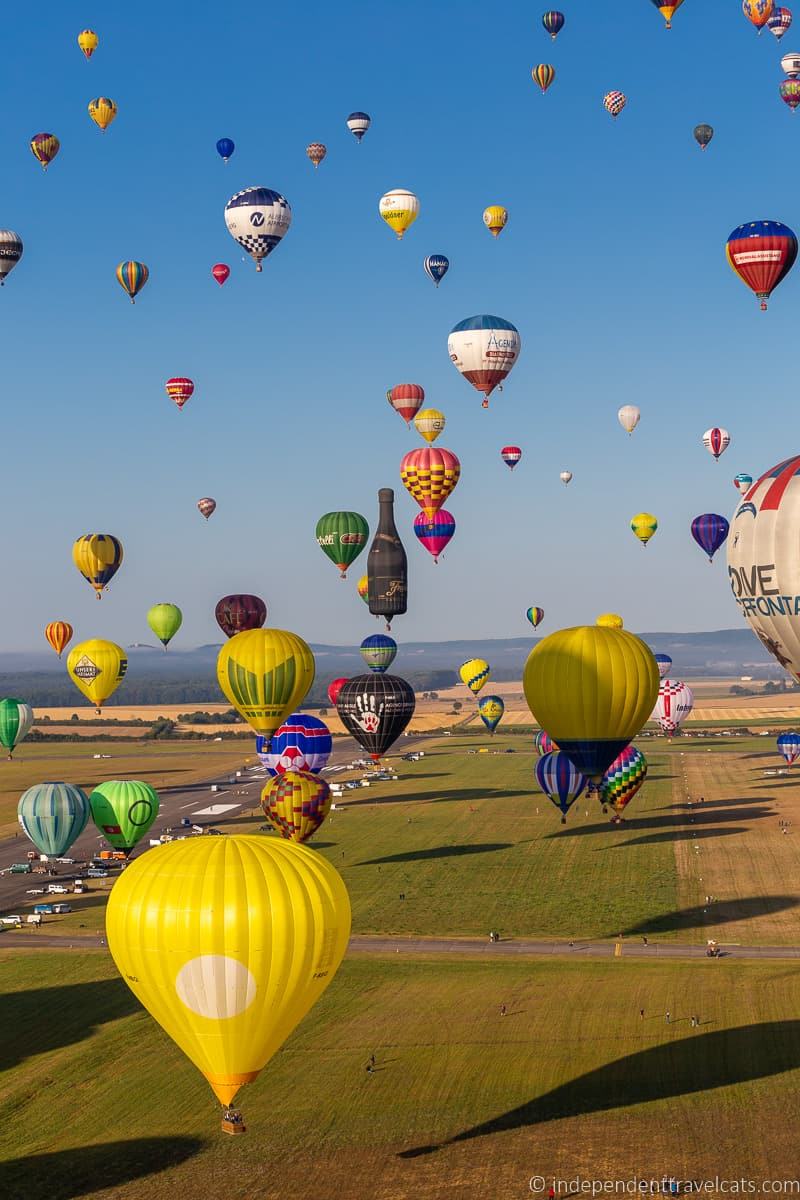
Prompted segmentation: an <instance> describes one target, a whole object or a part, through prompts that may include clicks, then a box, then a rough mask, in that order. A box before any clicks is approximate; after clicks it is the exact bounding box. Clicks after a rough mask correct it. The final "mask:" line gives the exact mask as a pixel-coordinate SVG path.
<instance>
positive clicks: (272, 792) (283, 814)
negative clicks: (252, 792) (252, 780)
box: [261, 768, 331, 842]
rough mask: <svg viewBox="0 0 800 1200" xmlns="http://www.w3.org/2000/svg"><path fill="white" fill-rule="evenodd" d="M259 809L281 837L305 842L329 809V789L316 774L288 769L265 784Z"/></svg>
mask: <svg viewBox="0 0 800 1200" xmlns="http://www.w3.org/2000/svg"><path fill="white" fill-rule="evenodd" d="M261 807H262V809H263V810H264V816H265V817H266V818H267V820H268V821H269V823H270V825H271V826H272V828H273V829H274V830H275V832H276V833H279V834H280V835H281V837H282V838H286V839H287V840H289V841H292V842H305V841H307V840H308V839H309V838H310V837H311V835H312V834H314V833H316V832H317V830H318V829H319V827H320V825H321V824H322V822H323V821H324V820H325V818H326V817H327V815H328V813H329V812H330V810H331V789H330V788H329V787H328V785H327V783H326V782H325V780H324V779H321V778H320V777H319V775H312V773H311V772H310V771H298V770H296V769H295V768H292V769H291V770H289V771H286V772H284V774H283V775H279V776H277V777H276V778H275V779H273V780H271V782H270V783H268V784H266V785H265V787H264V789H263V791H262V792H261Z"/></svg>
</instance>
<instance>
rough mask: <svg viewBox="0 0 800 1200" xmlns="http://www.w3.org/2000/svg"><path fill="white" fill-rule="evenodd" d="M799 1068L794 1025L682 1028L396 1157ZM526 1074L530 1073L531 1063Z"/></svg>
mask: <svg viewBox="0 0 800 1200" xmlns="http://www.w3.org/2000/svg"><path fill="white" fill-rule="evenodd" d="M797 1067H800V1021H770V1022H765V1023H764V1024H763V1025H742V1026H739V1027H737V1028H735V1029H724V1030H719V1031H715V1032H709V1033H702V1034H697V1033H691V1032H689V1031H688V1030H687V1031H686V1034H685V1035H684V1036H680V1037H677V1038H674V1039H671V1040H670V1041H669V1042H666V1043H664V1044H663V1045H661V1046H655V1047H653V1048H652V1049H650V1050H643V1051H640V1052H638V1053H636V1054H629V1055H626V1056H625V1057H624V1058H619V1059H617V1060H616V1061H614V1062H610V1063H607V1064H606V1065H605V1066H603V1067H598V1068H597V1070H595V1071H589V1072H587V1073H586V1074H585V1075H581V1076H579V1077H578V1078H577V1079H573V1080H571V1081H570V1082H569V1083H565V1084H562V1085H561V1086H560V1087H557V1088H554V1089H553V1090H552V1091H550V1092H546V1093H545V1094H544V1095H543V1096H536V1097H534V1099H532V1100H529V1101H527V1102H526V1103H525V1104H521V1105H519V1106H518V1107H517V1108H512V1109H510V1110H509V1111H508V1112H505V1113H500V1114H499V1115H498V1116H496V1117H492V1118H490V1119H489V1120H488V1121H484V1122H482V1123H481V1124H479V1125H473V1126H472V1127H471V1128H469V1129H464V1130H462V1132H461V1133H457V1134H456V1135H455V1136H454V1137H451V1138H448V1139H446V1140H445V1141H443V1142H440V1143H438V1144H436V1145H429V1146H415V1147H413V1148H410V1149H408V1150H404V1151H402V1152H401V1154H400V1156H399V1157H401V1158H417V1157H419V1156H420V1155H423V1154H432V1153H434V1152H435V1151H437V1150H442V1149H444V1148H445V1147H447V1146H453V1145H457V1144H458V1143H459V1142H466V1141H471V1140H473V1139H474V1138H480V1137H487V1136H489V1135H490V1134H495V1133H508V1132H510V1131H511V1130H516V1129H528V1128H530V1127H531V1126H536V1125H544V1124H546V1123H547V1122H548V1121H559V1120H562V1119H564V1118H575V1117H581V1116H585V1115H588V1114H590V1113H601V1112H613V1111H615V1110H618V1109H625V1108H629V1107H630V1106H632V1105H635V1104H647V1103H650V1102H651V1101H653V1100H668V1099H670V1098H671V1097H673V1096H686V1095H691V1094H693V1093H697V1092H704V1091H710V1090H712V1089H714V1088H722V1087H731V1086H734V1085H736V1084H740V1083H746V1082H748V1081H750V1080H754V1079H766V1078H768V1077H770V1076H772V1075H781V1074H783V1072H785V1071H791V1070H793V1069H795V1068H797ZM531 1074H532V1075H535V1065H534V1062H533V1060H532V1062H531Z"/></svg>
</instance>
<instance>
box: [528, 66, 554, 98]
mask: <svg viewBox="0 0 800 1200" xmlns="http://www.w3.org/2000/svg"><path fill="white" fill-rule="evenodd" d="M555 77H556V69H555V67H553V66H551V65H550V63H537V64H536V66H535V67H533V68H532V69H531V79H532V80H533V82H534V83H535V84H536V85H537V86H538V87H540V88H541V89H542V95H544V94H545V92H546V91H547V89H548V88H549V87H550V84H551V83H552V82H553V80H554V79H555Z"/></svg>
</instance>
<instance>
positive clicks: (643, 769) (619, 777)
mask: <svg viewBox="0 0 800 1200" xmlns="http://www.w3.org/2000/svg"><path fill="white" fill-rule="evenodd" d="M646 778H647V759H646V758H645V756H644V755H643V754H642V752H641V750H637V748H636V747H635V746H626V747H625V749H624V750H623V751H622V753H621V754H620V755H619V756H618V757H617V758H615V759H614V761H613V763H612V764H611V766H610V767H609V768H608V770H607V771H606V772H605V773H604V775H603V778H602V779H601V780H600V786H599V788H598V789H597V790H598V791H599V792H600V799H601V800H602V802H603V804H604V805H605V804H607V805H608V806H609V808H613V810H614V813H615V814H616V815H615V817H614V818H612V819H613V820H615V821H617V822H619V821H620V819H621V817H622V814H623V812H624V811H625V809H626V808H627V806H628V805H629V804H630V802H631V800H632V799H633V797H634V796H635V795H636V793H637V792H638V791H639V789H640V788H641V786H642V784H643V783H644V781H645V779H646Z"/></svg>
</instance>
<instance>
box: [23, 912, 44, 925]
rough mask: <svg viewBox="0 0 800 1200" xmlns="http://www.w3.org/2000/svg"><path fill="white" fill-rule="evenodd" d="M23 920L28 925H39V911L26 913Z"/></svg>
mask: <svg viewBox="0 0 800 1200" xmlns="http://www.w3.org/2000/svg"><path fill="white" fill-rule="evenodd" d="M25 921H26V922H27V924H28V925H41V923H42V914H41V913H28V916H27V917H26V918H25Z"/></svg>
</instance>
